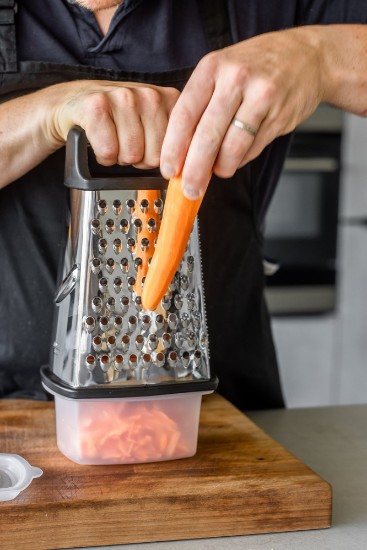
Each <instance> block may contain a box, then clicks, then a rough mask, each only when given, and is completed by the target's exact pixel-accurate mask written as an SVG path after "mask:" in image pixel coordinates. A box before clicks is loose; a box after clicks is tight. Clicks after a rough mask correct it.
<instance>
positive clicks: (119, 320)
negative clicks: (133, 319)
mask: <svg viewBox="0 0 367 550" xmlns="http://www.w3.org/2000/svg"><path fill="white" fill-rule="evenodd" d="M113 326H114V328H115V330H116V331H117V332H119V331H120V330H121V329H122V317H121V315H116V317H115V318H114V320H113Z"/></svg>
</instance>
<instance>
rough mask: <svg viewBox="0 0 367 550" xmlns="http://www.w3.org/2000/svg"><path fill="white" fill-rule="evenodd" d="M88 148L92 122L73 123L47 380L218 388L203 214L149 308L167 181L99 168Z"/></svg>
mask: <svg viewBox="0 0 367 550" xmlns="http://www.w3.org/2000/svg"><path fill="white" fill-rule="evenodd" d="M87 149H88V145H87V139H86V136H85V133H84V131H83V130H81V129H80V128H74V129H73V130H71V131H70V133H69V137H68V142H67V148H66V170H65V184H66V185H67V186H68V187H69V188H70V213H69V232H68V242H67V245H66V248H65V254H64V259H63V265H62V269H61V275H60V280H61V281H62V282H61V284H60V285H59V289H58V291H57V294H56V298H55V304H56V307H55V325H54V341H53V348H52V357H51V365H50V368H49V369H44V370H43V372H42V376H43V382H44V384H45V385H46V387H49V388H51V389H52V390H53V391H56V392H57V393H61V394H65V395H68V396H70V397H73V396H75V397H77V398H79V397H81V398H83V397H90V396H93V397H96V395H98V397H101V398H103V397H104V396H108V397H112V396H119V395H121V396H124V395H138V394H139V392H141V391H144V392H145V393H147V392H148V393H149V394H152V395H154V394H159V393H171V392H173V393H176V392H181V391H182V392H186V391H196V390H201V391H205V390H212V389H215V387H216V385H217V379H216V378H215V377H211V375H210V367H209V351H208V335H207V327H206V318H205V305H204V296H203V284H202V272H201V260H200V245H199V235H198V224H197V222H196V223H195V226H194V228H193V231H192V234H191V237H190V240H189V243H188V245H187V249H186V252H185V254H184V257H183V259H182V262H181V265H180V267H179V270H178V271H177V272H176V275H175V277H174V278H173V280H172V282H171V284H170V286H169V288H168V289H167V293H166V294H165V296H164V298H163V299H162V301H161V304H160V305H159V307H157V308H156V309H155V310H154V311H145V310H143V309H142V305H141V289H142V285H143V284H144V277H143V276H142V270H144V269H146V267H147V266H146V265H145V264H146V262H148V263H149V259H148V258H149V255H151V253H152V252H153V251H154V246H155V242H156V239H157V237H158V234H159V224H160V219H161V217H162V213H163V210H164V202H165V195H166V188H167V182H166V181H165V180H164V179H163V178H162V177H161V176H160V175H158V174H157V173H153V174H152V172H142V171H135V173H134V174H133V175H130V176H127V175H123V176H118V177H116V176H115V175H114V176H111V175H109V176H108V177H106V178H100V177H98V178H92V177H91V175H90V172H89V165H88V154H87ZM152 190H155V193H153V192H152ZM152 196H155V198H154V201H153V200H151V201H149V198H147V197H152ZM142 235H143V236H142ZM148 251H150V253H148ZM144 262H145V263H144ZM97 391H98V393H97Z"/></svg>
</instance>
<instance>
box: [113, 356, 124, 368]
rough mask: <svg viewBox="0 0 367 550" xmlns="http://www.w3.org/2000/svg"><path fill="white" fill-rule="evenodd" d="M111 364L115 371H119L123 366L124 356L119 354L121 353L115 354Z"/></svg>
mask: <svg viewBox="0 0 367 550" xmlns="http://www.w3.org/2000/svg"><path fill="white" fill-rule="evenodd" d="M113 366H114V368H115V370H117V371H120V370H122V369H123V368H124V358H123V356H122V355H121V353H119V354H118V355H116V357H115V359H114V362H113Z"/></svg>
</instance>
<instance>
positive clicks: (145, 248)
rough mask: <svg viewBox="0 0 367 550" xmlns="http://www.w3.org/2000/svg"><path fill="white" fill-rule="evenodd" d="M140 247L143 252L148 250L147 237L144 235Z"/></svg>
mask: <svg viewBox="0 0 367 550" xmlns="http://www.w3.org/2000/svg"><path fill="white" fill-rule="evenodd" d="M140 248H141V249H142V251H143V252H147V251H148V250H149V239H148V238H147V237H144V238H143V239H142V240H141V243H140Z"/></svg>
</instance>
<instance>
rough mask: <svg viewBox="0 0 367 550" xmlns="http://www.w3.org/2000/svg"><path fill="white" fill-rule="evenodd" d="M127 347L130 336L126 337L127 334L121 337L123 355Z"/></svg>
mask: <svg viewBox="0 0 367 550" xmlns="http://www.w3.org/2000/svg"><path fill="white" fill-rule="evenodd" d="M129 347H130V336H128V335H127V334H124V335H123V337H122V338H121V349H122V351H123V352H124V353H126V352H127V351H128V349H129Z"/></svg>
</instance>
